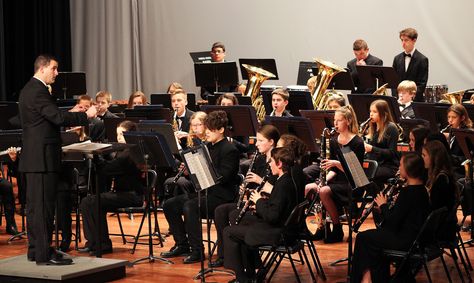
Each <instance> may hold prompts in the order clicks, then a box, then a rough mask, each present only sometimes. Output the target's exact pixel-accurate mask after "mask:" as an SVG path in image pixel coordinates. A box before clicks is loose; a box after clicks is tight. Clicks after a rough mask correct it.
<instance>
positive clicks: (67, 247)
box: [59, 241, 71, 253]
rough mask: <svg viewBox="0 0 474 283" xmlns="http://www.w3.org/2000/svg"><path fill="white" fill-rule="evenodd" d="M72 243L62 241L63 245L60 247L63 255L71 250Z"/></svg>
mask: <svg viewBox="0 0 474 283" xmlns="http://www.w3.org/2000/svg"><path fill="white" fill-rule="evenodd" d="M70 246H71V241H61V245H59V250H60V251H62V252H63V253H67V252H68V251H70V250H71V248H70Z"/></svg>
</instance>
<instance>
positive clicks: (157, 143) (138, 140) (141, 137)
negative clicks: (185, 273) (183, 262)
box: [124, 132, 176, 264]
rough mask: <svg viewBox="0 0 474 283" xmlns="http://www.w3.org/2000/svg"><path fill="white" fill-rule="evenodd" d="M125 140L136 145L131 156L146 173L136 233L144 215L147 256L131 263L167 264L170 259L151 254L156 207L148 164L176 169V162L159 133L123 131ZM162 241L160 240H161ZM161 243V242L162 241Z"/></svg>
mask: <svg viewBox="0 0 474 283" xmlns="http://www.w3.org/2000/svg"><path fill="white" fill-rule="evenodd" d="M124 137H125V140H126V141H127V144H135V145H136V147H134V148H131V150H130V154H131V158H132V159H133V160H134V161H135V162H136V163H137V164H142V165H144V166H145V172H147V174H146V176H147V177H146V188H147V191H146V192H145V202H146V206H145V211H144V217H143V218H142V221H141V223H140V228H139V230H138V234H139V233H140V231H141V228H142V226H143V222H144V220H145V216H146V217H147V219H148V256H146V257H143V258H140V259H137V260H135V261H133V262H132V264H136V263H138V262H140V261H144V260H148V261H149V262H154V261H155V260H160V261H163V262H166V263H169V264H173V262H172V261H171V260H168V259H165V258H162V257H157V256H155V255H154V254H153V238H152V237H153V233H152V231H151V213H152V211H153V212H154V213H155V214H154V216H155V220H156V219H157V218H156V217H157V215H156V207H154V202H153V201H152V199H153V196H152V193H153V191H152V188H150V184H149V180H148V168H149V164H154V165H156V167H157V168H161V169H165V168H172V169H176V163H175V161H174V157H173V155H172V154H171V151H170V148H169V147H168V144H167V142H166V139H165V137H164V136H163V135H162V134H160V133H156V132H155V133H151V132H148V133H147V132H125V133H124ZM155 225H158V221H155ZM158 237H159V239H160V241H162V237H161V233H160V229H159V227H158ZM137 241H138V237H137V238H136V239H135V243H134V246H135V245H136V244H137ZM161 243H162V242H161ZM162 244H163V243H162Z"/></svg>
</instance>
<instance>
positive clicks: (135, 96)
mask: <svg viewBox="0 0 474 283" xmlns="http://www.w3.org/2000/svg"><path fill="white" fill-rule="evenodd" d="M146 103H147V100H146V96H145V94H144V93H143V92H141V91H139V90H138V91H135V92H134V93H132V94H131V95H130V97H129V98H128V104H127V109H133V108H134V107H135V106H137V105H146Z"/></svg>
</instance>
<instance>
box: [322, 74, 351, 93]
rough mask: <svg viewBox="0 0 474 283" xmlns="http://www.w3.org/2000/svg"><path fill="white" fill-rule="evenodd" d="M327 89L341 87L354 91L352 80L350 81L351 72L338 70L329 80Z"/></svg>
mask: <svg viewBox="0 0 474 283" xmlns="http://www.w3.org/2000/svg"><path fill="white" fill-rule="evenodd" d="M328 89H343V90H350V91H351V92H354V91H355V86H354V82H353V81H352V76H351V73H349V72H339V73H337V74H336V75H335V76H334V78H332V80H331V82H329V85H328Z"/></svg>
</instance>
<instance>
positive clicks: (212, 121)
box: [161, 111, 240, 264]
mask: <svg viewBox="0 0 474 283" xmlns="http://www.w3.org/2000/svg"><path fill="white" fill-rule="evenodd" d="M205 124H206V141H207V142H209V144H208V148H209V153H210V155H211V160H212V163H213V165H214V168H215V169H216V171H217V173H218V175H220V176H221V177H222V178H221V181H220V183H219V184H217V185H215V186H212V187H210V188H208V189H207V209H208V212H209V215H210V217H213V216H212V214H213V212H214V210H215V208H216V207H217V206H219V205H221V204H224V203H229V202H233V201H234V200H235V198H236V196H237V190H238V185H239V183H240V179H239V177H238V176H237V173H238V172H239V151H238V150H237V148H236V147H235V146H234V145H233V144H232V143H231V142H230V141H228V140H227V138H226V137H225V135H224V131H225V128H226V127H227V124H228V119H227V114H226V113H225V112H224V111H214V112H211V113H209V115H208V116H207V118H206V120H205ZM185 174H186V173H185ZM198 203H200V208H201V210H200V211H199V210H198V208H199V206H198ZM163 212H164V214H165V217H166V220H167V221H168V223H169V228H170V231H171V233H172V234H173V238H174V241H175V246H174V247H172V248H171V250H170V251H169V252H163V253H161V256H162V257H177V256H183V255H188V254H189V253H190V252H191V254H190V255H189V256H187V257H186V258H185V259H184V260H183V262H184V263H185V264H186V263H194V262H198V261H199V260H200V259H201V254H202V252H203V247H202V233H201V230H200V225H201V222H200V221H199V215H198V213H200V214H201V217H205V216H206V198H205V196H201V197H200V198H197V194H196V193H189V194H183V195H179V196H176V197H173V198H170V199H168V200H166V201H165V203H164V204H163ZM183 216H184V220H183Z"/></svg>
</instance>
